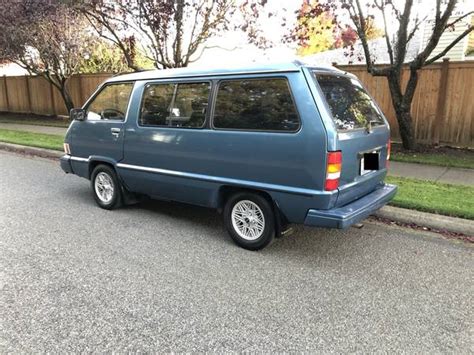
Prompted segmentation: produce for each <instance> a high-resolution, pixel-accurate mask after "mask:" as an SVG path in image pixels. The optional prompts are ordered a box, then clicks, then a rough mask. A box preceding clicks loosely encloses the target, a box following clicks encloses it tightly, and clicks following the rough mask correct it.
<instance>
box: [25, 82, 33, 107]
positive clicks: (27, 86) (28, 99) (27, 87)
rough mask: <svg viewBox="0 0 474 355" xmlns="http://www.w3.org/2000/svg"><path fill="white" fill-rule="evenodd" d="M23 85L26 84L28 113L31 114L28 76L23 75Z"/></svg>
mask: <svg viewBox="0 0 474 355" xmlns="http://www.w3.org/2000/svg"><path fill="white" fill-rule="evenodd" d="M25 84H26V100H27V102H28V113H33V111H32V110H31V96H30V95H31V94H30V80H29V76H28V75H25Z"/></svg>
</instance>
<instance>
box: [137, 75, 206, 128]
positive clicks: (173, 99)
mask: <svg viewBox="0 0 474 355" xmlns="http://www.w3.org/2000/svg"><path fill="white" fill-rule="evenodd" d="M210 89H211V84H210V83H209V82H202V83H179V84H174V83H173V84H149V85H147V86H146V87H145V91H144V93H143V99H142V106H141V110H140V121H139V122H140V125H142V126H165V127H186V128H202V127H203V126H204V122H205V121H206V112H207V106H208V100H209V93H210Z"/></svg>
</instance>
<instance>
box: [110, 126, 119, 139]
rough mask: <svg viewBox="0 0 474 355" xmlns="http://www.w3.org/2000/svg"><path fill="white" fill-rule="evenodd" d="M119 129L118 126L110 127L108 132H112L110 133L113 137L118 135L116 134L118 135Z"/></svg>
mask: <svg viewBox="0 0 474 355" xmlns="http://www.w3.org/2000/svg"><path fill="white" fill-rule="evenodd" d="M120 131H121V129H120V128H111V129H110V132H112V135H113V136H114V137H118V136H119V135H120Z"/></svg>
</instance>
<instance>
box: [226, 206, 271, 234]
mask: <svg viewBox="0 0 474 355" xmlns="http://www.w3.org/2000/svg"><path fill="white" fill-rule="evenodd" d="M231 218H232V226H233V227H234V230H235V232H236V233H237V234H238V235H239V236H240V237H242V238H244V239H246V240H256V239H258V238H259V237H260V236H261V235H262V234H263V231H264V230H265V217H264V216H263V212H262V210H261V209H260V207H258V205H257V204H256V203H255V202H252V201H250V200H242V201H239V202H237V203H236V204H235V205H234V208H232V214H231Z"/></svg>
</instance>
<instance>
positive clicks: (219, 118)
mask: <svg viewBox="0 0 474 355" xmlns="http://www.w3.org/2000/svg"><path fill="white" fill-rule="evenodd" d="M71 119H72V122H71V125H70V127H69V129H68V131H67V134H66V137H65V143H64V149H65V155H64V156H63V157H62V158H61V159H60V164H61V167H62V169H63V170H64V171H65V172H66V173H71V174H76V175H78V176H81V177H84V178H86V179H89V180H90V182H91V188H92V192H93V196H94V199H95V201H96V202H97V204H98V205H99V206H100V207H101V208H105V209H114V208H118V207H120V206H121V205H122V204H129V203H133V202H137V201H140V200H141V198H143V197H150V198H154V199H163V200H172V201H178V202H183V203H188V204H194V205H199V206H205V207H210V208H214V209H217V210H218V211H220V212H221V213H222V215H223V220H224V224H225V227H226V229H227V231H228V232H229V234H230V236H231V237H232V239H233V240H234V241H235V242H236V243H237V244H238V245H239V246H241V247H243V248H246V249H250V250H257V249H261V248H263V247H265V246H267V245H268V244H269V243H270V242H271V241H272V240H273V238H274V237H279V236H281V235H283V234H285V232H286V231H287V229H288V226H289V224H291V223H302V224H305V225H308V226H318V227H327V228H346V227H348V226H350V225H352V224H354V223H357V222H359V221H361V220H363V219H364V218H366V217H367V216H369V215H370V214H372V213H373V212H374V211H376V210H377V209H379V208H380V207H382V206H383V205H385V204H386V203H387V202H388V201H390V200H391V199H392V198H393V196H394V195H395V193H396V191H397V187H396V186H394V185H389V184H386V183H384V178H385V176H386V173H387V168H388V160H389V157H390V130H389V125H388V122H387V120H386V119H385V117H384V115H383V114H382V112H381V110H380V108H379V107H378V106H377V104H376V103H375V102H374V100H373V99H372V98H371V97H370V95H369V94H368V93H367V91H366V90H365V89H364V87H363V86H362V84H361V83H360V81H359V80H358V79H357V78H356V77H355V76H354V75H352V74H349V73H347V72H343V71H340V70H338V69H335V68H331V67H329V68H328V67H318V66H311V65H305V64H303V63H300V62H291V63H288V64H275V65H265V66H260V67H259V66H254V67H244V68H239V69H229V68H227V69H222V70H218V69H212V70H198V69H190V68H182V69H170V70H156V71H145V72H140V73H133V74H125V75H120V76H115V77H112V78H110V79H108V80H107V81H106V82H104V83H103V84H102V85H101V86H100V87H99V88H98V89H97V91H96V92H95V93H94V94H93V95H92V97H91V98H90V99H89V100H88V101H87V102H86V103H85V105H84V106H83V107H82V108H81V109H73V110H72V111H71Z"/></svg>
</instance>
